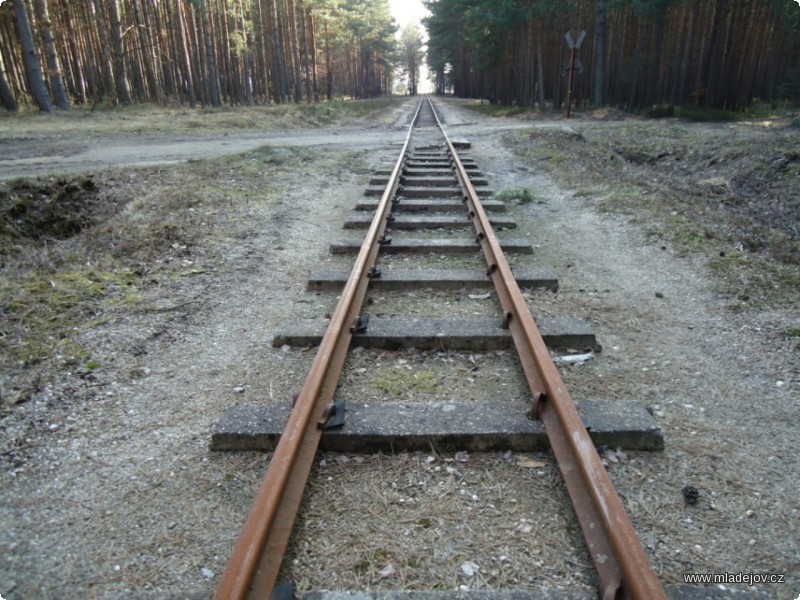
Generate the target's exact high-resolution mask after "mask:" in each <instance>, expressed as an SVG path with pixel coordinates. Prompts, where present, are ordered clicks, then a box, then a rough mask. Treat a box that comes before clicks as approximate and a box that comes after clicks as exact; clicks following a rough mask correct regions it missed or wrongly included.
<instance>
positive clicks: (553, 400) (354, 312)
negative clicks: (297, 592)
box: [212, 98, 666, 600]
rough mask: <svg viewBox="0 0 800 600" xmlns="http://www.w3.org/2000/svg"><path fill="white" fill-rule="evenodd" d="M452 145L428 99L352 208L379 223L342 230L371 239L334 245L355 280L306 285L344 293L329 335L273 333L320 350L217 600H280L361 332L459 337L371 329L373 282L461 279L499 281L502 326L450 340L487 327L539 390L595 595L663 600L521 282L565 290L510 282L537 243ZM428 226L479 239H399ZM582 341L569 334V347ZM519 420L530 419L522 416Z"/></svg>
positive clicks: (432, 323)
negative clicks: (521, 238) (523, 240)
mask: <svg viewBox="0 0 800 600" xmlns="http://www.w3.org/2000/svg"><path fill="white" fill-rule="evenodd" d="M457 145H459V146H467V145H468V144H466V143H464V142H461V143H458V141H456V142H454V141H453V140H451V139H450V138H449V137H448V136H447V135H446V133H445V130H444V128H443V127H442V125H441V123H440V121H439V117H438V115H437V114H436V112H435V110H434V107H433V105H432V103H431V102H430V100H429V99H427V98H426V99H423V100H422V101H421V102H420V104H419V105H418V107H417V109H416V112H415V114H414V117H413V122H412V124H411V126H410V127H409V131H408V134H407V137H406V140H405V142H404V144H403V148H402V150H401V152H400V153H399V156H398V158H397V161H396V162H395V163H394V165H393V166H392V167H391V169H388V170H386V171H385V172H383V173H377V174H376V177H375V178H374V179H373V181H372V182H371V185H370V187H369V188H368V190H367V199H366V200H365V201H363V202H360V203H359V205H358V207H357V208H358V209H360V210H361V211H372V212H373V214H374V216H372V217H364V216H356V217H353V218H351V219H348V220H347V222H346V223H345V228H346V229H365V230H366V234H365V236H364V238H363V240H359V241H343V242H335V243H334V244H333V245H332V246H331V252H332V253H342V254H346V253H354V254H356V258H355V262H354V264H353V266H352V269H351V270H350V272H349V274H347V275H345V274H342V273H336V272H321V273H316V274H312V276H311V280H310V283H309V285H310V286H311V287H312V288H316V289H325V288H328V289H342V288H343V291H342V292H341V296H340V300H339V302H338V305H337V307H336V309H335V311H334V312H333V314H332V315H331V317H330V320H329V322H328V323H327V327H326V328H325V329H324V332H323V331H322V330H320V331H312V332H311V333H309V332H308V331H301V330H303V328H304V327H306V328H307V326H308V324H302V323H300V324H295V325H294V330H292V327H289V328H288V329H289V330H288V331H287V332H283V333H279V334H278V335H277V336H276V340H275V344H276V345H282V344H286V343H289V344H292V343H294V344H299V345H304V344H319V349H318V351H317V354H316V357H315V359H314V361H313V364H312V366H311V369H310V372H309V374H308V376H307V378H306V381H305V383H304V385H303V387H302V389H301V390H300V392H299V393H298V394H297V395H296V398H295V399H294V405H293V408H292V410H291V412H290V414H289V418H288V422H287V423H286V426H285V427H284V428H283V431H282V434H281V436H280V440H279V442H278V443H277V447H276V448H275V450H274V454H273V456H272V459H271V461H270V464H269V468H268V470H267V473H266V475H265V477H264V480H263V483H262V485H261V488H260V490H259V492H258V494H257V496H256V498H255V501H254V503H253V507H252V509H251V512H250V515H249V516H248V518H247V520H246V522H245V524H244V526H243V528H242V532H241V534H240V536H239V539H238V541H237V542H236V545H235V547H234V550H233V552H232V555H231V558H230V560H229V563H228V566H227V568H226V570H225V572H224V574H223V576H222V579H221V582H220V584H219V586H218V588H217V592H216V596H215V598H217V599H220V600H221V599H226V600H227V599H232V598H236V599H238V598H269V597H270V596H271V594H272V591H273V589H274V588H275V586H276V581H277V577H278V572H279V570H280V568H281V564H282V561H283V556H284V553H285V551H286V548H287V546H288V543H289V538H290V535H291V532H292V526H293V523H294V520H295V517H296V515H297V513H298V511H299V507H300V504H301V501H302V497H303V491H304V488H305V486H306V482H307V480H308V477H309V474H310V472H311V469H312V466H313V463H314V457H315V454H316V453H317V451H318V448H319V445H320V441H321V438H322V435H323V432H324V431H325V430H326V429H327V428H328V427H330V426H331V425H340V424H341V422H342V419H343V417H344V416H345V415H344V412H345V409H344V406H343V405H342V404H341V402H339V401H338V400H335V396H334V394H335V392H336V389H337V385H338V382H339V380H340V377H341V375H342V371H343V369H344V365H345V358H346V356H347V353H348V349H349V348H350V346H351V343H352V342H353V339H354V336H355V337H356V338H357V339H358V341H359V344H360V345H372V346H373V347H382V348H387V349H397V348H404V347H411V346H413V347H415V348H421V347H423V348H424V347H426V344H427V345H428V346H429V347H432V348H436V347H437V345H438V346H439V347H441V345H442V344H447V343H451V342H450V341H449V340H452V339H453V336H455V337H457V336H456V335H455V334H454V333H453V332H445V333H443V330H445V329H447V327H448V326H449V325H448V323H446V322H445V321H443V320H432V319H428V320H425V319H416V320H414V321H413V324H414V326H416V328H417V329H418V331H409V329H410V328H411V327H412V325H411V324H410V322H392V321H391V320H382V321H380V322H377V321H373V322H372V323H369V322H368V321H367V319H366V318H365V316H364V315H363V314H362V313H363V307H364V303H365V299H366V297H367V291H368V289H370V286H372V287H378V286H382V287H384V289H391V287H392V286H402V285H405V284H407V283H408V282H409V281H413V280H415V279H416V280H418V281H424V282H425V283H426V285H430V286H431V287H437V288H447V287H456V288H457V287H459V286H462V287H463V286H464V285H465V282H467V283H468V284H469V285H473V284H474V285H479V284H489V283H490V284H491V285H492V287H493V289H494V293H495V294H496V297H497V299H498V301H499V308H498V313H497V315H496V317H495V318H494V319H490V320H488V322H487V320H485V319H484V320H483V321H482V322H481V323H482V324H477V323H473V324H472V326H471V327H472V329H469V328H468V329H467V333H466V334H465V335H462V338H461V339H460V341H458V342H452V343H458V344H462V345H466V346H467V347H469V344H470V340H471V339H472V340H474V339H475V338H476V337H477V336H476V334H475V331H476V329H475V328H476V327H477V328H480V327H484V328H485V332H484V333H486V335H482V336H481V337H480V339H481V344H484V345H485V344H489V345H490V346H491V344H499V345H509V344H513V346H514V347H515V348H516V351H517V354H518V357H519V361H520V364H521V366H522V369H523V370H524V373H525V377H526V379H527V383H528V386H529V388H530V397H531V398H532V404H531V406H530V415H531V416H532V417H533V418H535V419H538V420H539V421H541V423H542V424H543V427H544V430H545V432H546V435H547V438H548V440H549V445H550V447H551V448H552V451H553V454H554V455H555V457H556V459H557V461H558V465H559V468H560V470H561V473H562V476H563V479H564V482H565V485H566V487H567V490H568V492H569V496H570V499H571V501H572V504H573V506H574V509H575V513H576V515H577V517H578V520H579V522H580V525H581V529H582V531H583V534H584V538H585V540H586V544H587V547H588V550H589V553H590V555H591V558H592V560H593V563H594V565H595V568H596V570H597V577H598V581H599V596H600V597H601V598H603V599H604V600H608V599H634V598H635V599H639V600H645V599H647V600H658V599H659V598H665V597H666V596H665V594H664V591H663V589H662V587H661V584H660V583H659V581H658V579H657V578H656V576H655V574H654V572H653V569H652V567H651V566H650V564H649V562H648V559H647V557H646V555H645V553H644V551H643V549H642V546H641V544H640V542H639V540H638V538H637V536H636V533H635V532H634V529H633V527H632V525H631V523H630V521H629V520H628V518H627V516H626V514H625V511H624V509H623V507H622V504H621V502H620V499H619V497H618V495H617V493H616V491H615V490H614V487H613V485H612V484H611V481H610V479H609V477H608V475H607V473H606V470H605V468H604V466H603V464H602V462H601V460H600V458H599V456H598V454H597V452H596V450H595V444H594V442H593V441H592V439H591V438H590V437H589V433H588V432H587V428H586V426H585V425H584V423H583V422H582V420H581V417H580V416H579V414H578V412H577V409H576V407H575V405H574V403H573V402H572V399H571V398H570V395H569V393H568V392H567V390H566V387H565V385H564V383H563V381H562V379H561V377H560V375H559V373H558V370H557V369H556V367H555V366H554V364H553V361H552V359H551V356H550V353H549V351H548V349H547V346H546V345H545V342H544V339H543V334H542V331H540V327H537V323H536V322H535V321H534V318H533V316H532V315H531V312H530V309H529V308H528V304H527V301H526V299H525V298H524V297H523V294H522V292H521V289H520V283H519V281H518V280H524V281H525V282H526V285H538V286H543V287H551V288H554V287H555V286H557V283H556V282H555V281H554V280H553V278H552V277H550V276H548V275H547V274H542V273H517V274H516V275H515V274H514V273H512V270H511V267H510V266H509V262H508V260H507V258H506V256H505V252H509V251H510V252H525V251H526V250H528V251H529V248H530V247H529V246H528V245H526V244H519V243H513V242H510V241H503V240H501V239H500V238H499V237H498V234H497V233H496V232H497V231H498V230H511V229H513V228H514V226H515V223H514V222H513V220H510V219H508V218H507V217H505V216H504V215H503V214H502V210H503V208H504V207H503V205H502V203H499V202H496V201H492V200H487V199H485V197H488V196H490V195H491V192H490V191H489V190H488V188H487V184H488V182H487V181H486V180H485V179H484V178H483V177H482V176H481V175H480V173H479V171H478V170H477V167H476V165H475V164H474V162H473V161H472V160H470V159H469V158H467V157H465V156H461V155H459V151H458V150H459V149H458V148H457V147H456V146H457ZM454 213H455V214H454ZM467 226H469V227H467ZM426 228H427V229H433V230H435V231H443V230H450V229H454V230H464V231H468V232H471V233H468V234H467V235H466V236H460V237H456V236H451V237H448V238H446V239H436V238H432V237H430V236H423V237H415V238H408V239H404V238H403V235H402V234H403V232H404V231H405V230H406V229H426ZM461 237H466V238H467V239H466V240H464V239H461ZM478 248H480V255H481V256H482V257H483V258H482V260H483V262H484V264H483V266H482V271H483V274H482V275H479V276H476V275H475V272H474V271H475V269H473V270H469V271H465V270H457V269H453V270H448V271H437V272H435V273H433V274H432V275H429V276H427V277H426V276H424V275H421V274H420V272H419V271H403V270H400V269H391V270H387V272H386V273H383V272H382V269H381V265H380V263H379V260H378V259H379V256H385V255H386V254H388V253H398V252H402V253H414V252H417V253H419V252H437V253H448V254H450V253H455V254H458V253H464V254H467V255H470V256H471V255H475V254H476V250H477V249H478ZM398 323H400V324H398ZM540 325H541V323H540ZM311 329H312V330H313V329H314V327H312V328H311ZM481 331H483V330H481ZM493 335H494V338H493V337H492V336H493ZM575 335H578V338H579V339H581V340H582V341H583V340H584V338H580V335H579V334H575ZM578 338H574V337H573V338H570V337H569V336H568V339H570V340H574V339H578ZM493 339H494V340H495V341H494V342H493V341H491V340H493ZM487 340H489V341H487ZM519 419H520V420H523V419H524V417H523V415H520V416H519ZM212 446H213V442H212Z"/></svg>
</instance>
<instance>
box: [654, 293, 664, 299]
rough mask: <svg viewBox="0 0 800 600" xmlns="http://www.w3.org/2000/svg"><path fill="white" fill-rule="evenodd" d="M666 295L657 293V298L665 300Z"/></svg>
mask: <svg viewBox="0 0 800 600" xmlns="http://www.w3.org/2000/svg"><path fill="white" fill-rule="evenodd" d="M663 297H664V294H663V293H661V292H656V298H663Z"/></svg>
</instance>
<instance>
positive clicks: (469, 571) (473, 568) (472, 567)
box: [461, 561, 480, 577]
mask: <svg viewBox="0 0 800 600" xmlns="http://www.w3.org/2000/svg"><path fill="white" fill-rule="evenodd" d="M478 571H480V567H479V566H478V565H476V564H475V563H474V562H472V561H466V562H463V563H461V572H462V573H463V574H464V575H465V576H466V577H474V576H475V573H477V572H478Z"/></svg>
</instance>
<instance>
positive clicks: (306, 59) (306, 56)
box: [298, 0, 314, 104]
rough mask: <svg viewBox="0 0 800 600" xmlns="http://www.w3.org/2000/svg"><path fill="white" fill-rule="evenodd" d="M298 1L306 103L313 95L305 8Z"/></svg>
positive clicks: (312, 98) (301, 2)
mask: <svg viewBox="0 0 800 600" xmlns="http://www.w3.org/2000/svg"><path fill="white" fill-rule="evenodd" d="M299 1H300V6H298V10H299V11H300V24H301V25H302V27H301V29H300V31H301V33H302V35H303V44H302V46H303V48H302V50H303V52H302V53H303V69H304V70H305V78H306V103H308V104H311V102H313V100H314V97H313V95H312V93H311V65H310V57H309V50H308V21H307V19H306V9H305V5H304V4H303V0H299Z"/></svg>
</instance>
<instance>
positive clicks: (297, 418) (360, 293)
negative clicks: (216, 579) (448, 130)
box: [214, 102, 422, 600]
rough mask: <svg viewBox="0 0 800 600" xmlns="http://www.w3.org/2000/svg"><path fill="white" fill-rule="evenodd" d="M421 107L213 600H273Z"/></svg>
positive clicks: (418, 107) (409, 129)
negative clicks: (245, 599) (274, 589)
mask: <svg viewBox="0 0 800 600" xmlns="http://www.w3.org/2000/svg"><path fill="white" fill-rule="evenodd" d="M421 107H422V102H420V103H419V105H418V106H417V109H416V112H415V114H414V118H413V119H412V122H411V125H410V126H409V128H408V134H407V135H406V140H405V143H404V144H403V149H402V151H401V152H400V156H399V157H398V159H397V162H396V163H395V165H394V169H393V170H392V174H391V176H390V178H389V183H388V184H387V187H386V190H385V191H384V193H383V195H382V197H381V200H380V202H379V204H378V208H377V210H376V213H375V218H374V219H373V221H372V224H371V225H370V228H369V230H368V231H367V234H366V237H365V238H364V242H363V244H362V245H361V249H360V250H359V253H358V256H357V258H356V261H355V264H354V265H353V268H352V270H351V271H350V276H349V278H348V281H347V284H346V285H345V288H344V291H343V292H342V295H341V298H340V300H339V303H338V304H337V306H336V310H335V311H334V313H333V316H332V317H331V320H330V323H329V324H328V328H327V330H326V332H325V335H324V337H323V338H322V342H321V343H320V346H319V349H318V350H317V354H316V356H315V357H314V362H313V363H312V365H311V370H310V371H309V374H308V376H307V377H306V380H305V383H304V384H303V387H302V389H301V390H300V393H299V394H298V395H297V398H296V401H295V404H294V408H293V409H292V412H291V414H290V416H289V420H288V422H287V423H286V426H285V428H284V430H283V433H282V434H281V438H280V441H279V442H278V445H277V447H276V448H275V452H274V453H273V455H272V458H271V460H270V463H269V466H268V468H267V472H266V475H265V476H264V479H263V481H262V484H261V487H260V489H259V491H258V493H257V495H256V498H255V500H254V502H253V506H252V508H251V510H250V514H249V516H248V517H247V520H246V521H245V524H244V526H243V528H242V532H241V534H240V535H239V538H238V539H237V541H236V544H235V546H234V548H233V552H232V553H231V557H230V559H229V561H228V564H227V566H226V568H225V571H224V572H223V574H222V578H221V580H220V583H219V586H218V587H217V590H216V594H215V595H214V598H215V599H216V600H240V599H244V598H247V599H248V600H254V599H256V598H258V599H268V598H270V596H271V594H272V590H273V588H274V587H275V583H276V581H277V578H278V573H279V571H280V567H281V563H282V562H283V556H284V554H285V552H286V547H287V545H288V543H289V537H290V536H291V532H292V526H293V524H294V520H295V518H296V516H297V512H298V510H299V508H300V503H301V502H302V497H303V490H304V489H305V486H306V483H307V481H308V476H309V474H310V473H311V468H312V467H313V464H314V456H315V454H316V452H317V448H318V446H319V440H320V437H321V435H322V428H323V427H322V425H323V424H324V421H325V419H326V415H327V414H328V413H326V411H327V410H329V408H328V407H329V406H330V403H331V402H332V400H333V394H334V392H335V390H336V386H337V385H338V382H339V378H340V376H341V373H342V368H343V366H344V361H345V357H346V355H347V349H348V347H349V345H350V341H351V339H352V336H353V331H354V328H355V322H356V321H357V319H358V316H359V314H360V312H361V307H362V305H363V302H364V298H365V296H366V290H367V285H368V283H369V276H370V271H371V268H372V267H373V266H374V264H375V260H376V258H377V255H378V250H379V248H380V241H381V236H383V235H384V231H385V229H386V223H387V216H388V214H389V208H390V206H391V200H392V197H393V196H394V194H395V193H396V191H397V187H398V185H399V182H400V173H401V171H402V168H403V163H404V162H405V159H406V155H407V153H408V147H409V144H410V142H411V134H412V132H413V129H414V125H415V124H416V121H417V118H418V117H419V111H420V108H421Z"/></svg>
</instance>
